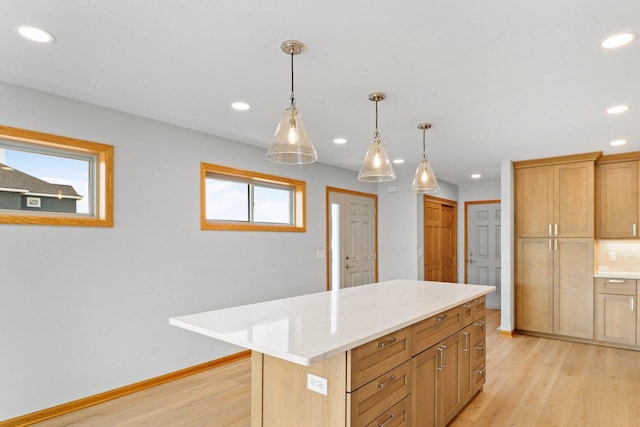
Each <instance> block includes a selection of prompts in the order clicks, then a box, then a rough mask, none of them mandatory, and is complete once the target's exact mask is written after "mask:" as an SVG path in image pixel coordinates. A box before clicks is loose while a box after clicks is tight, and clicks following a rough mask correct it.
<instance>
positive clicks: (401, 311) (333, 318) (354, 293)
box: [169, 280, 495, 365]
mask: <svg viewBox="0 0 640 427" xmlns="http://www.w3.org/2000/svg"><path fill="white" fill-rule="evenodd" d="M494 290H495V287H494V286H479V285H462V284H454V283H442V282H423V281H418V280H391V281H387V282H380V283H374V284H371V285H364V286H356V287H352V288H346V289H339V290H336V291H326V292H320V293H315V294H309V295H302V296H298V297H293V298H286V299H280V300H275V301H267V302H262V303H257V304H250V305H244V306H240V307H233V308H226V309H222V310H215V311H208V312H204V313H197V314H191V315H187V316H181V317H173V318H171V319H169V323H170V324H171V325H174V326H178V327H181V328H184V329H187V330H190V331H193V332H197V333H199V334H202V335H206V336H209V337H212V338H217V339H219V340H221V341H225V342H228V343H231V344H235V345H238V346H241V347H245V348H248V349H251V350H255V351H258V352H261V353H265V354H268V355H270V356H274V357H278V358H280V359H284V360H288V361H290V362H294V363H297V364H300V365H311V364H313V363H315V362H318V361H320V360H322V359H325V358H329V357H331V356H334V355H336V354H338V353H341V352H343V351H347V350H350V349H352V348H354V347H357V346H359V345H361V344H364V343H366V342H369V341H371V340H374V339H376V338H379V337H381V336H383V335H386V334H388V333H391V332H393V331H396V330H398V329H401V328H403V327H405V326H409V325H411V324H413V323H416V322H419V321H420V320H423V319H426V318H427V317H431V316H433V315H435V314H438V313H441V312H443V311H445V310H448V309H449V308H452V307H455V306H457V305H460V304H463V303H465V302H467V301H470V300H473V299H475V298H478V297H480V296H482V295H486V294H488V293H491V292H493V291H494Z"/></svg>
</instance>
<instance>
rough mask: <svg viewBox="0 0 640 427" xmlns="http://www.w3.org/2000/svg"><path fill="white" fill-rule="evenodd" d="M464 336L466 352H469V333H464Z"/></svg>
mask: <svg viewBox="0 0 640 427" xmlns="http://www.w3.org/2000/svg"><path fill="white" fill-rule="evenodd" d="M462 335H464V350H462V351H464V352H467V351H469V332H463V333H462Z"/></svg>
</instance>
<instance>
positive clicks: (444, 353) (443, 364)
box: [442, 345, 447, 369]
mask: <svg viewBox="0 0 640 427" xmlns="http://www.w3.org/2000/svg"><path fill="white" fill-rule="evenodd" d="M442 348H443V349H444V352H443V355H444V359H443V360H442V368H443V369H444V368H446V367H447V346H446V345H443V346H442Z"/></svg>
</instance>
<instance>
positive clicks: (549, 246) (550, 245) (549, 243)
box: [549, 239, 552, 252]
mask: <svg viewBox="0 0 640 427" xmlns="http://www.w3.org/2000/svg"><path fill="white" fill-rule="evenodd" d="M551 250H552V249H551V239H549V252H551Z"/></svg>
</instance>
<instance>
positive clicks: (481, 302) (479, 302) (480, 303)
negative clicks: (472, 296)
mask: <svg viewBox="0 0 640 427" xmlns="http://www.w3.org/2000/svg"><path fill="white" fill-rule="evenodd" d="M482 304H484V301H483V300H481V299H479V300H477V301H476V305H482Z"/></svg>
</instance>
